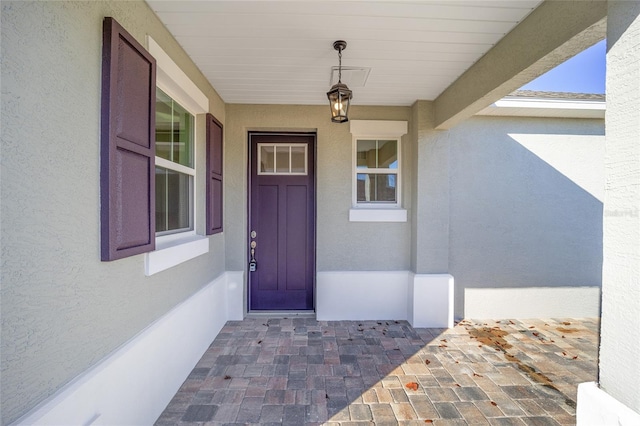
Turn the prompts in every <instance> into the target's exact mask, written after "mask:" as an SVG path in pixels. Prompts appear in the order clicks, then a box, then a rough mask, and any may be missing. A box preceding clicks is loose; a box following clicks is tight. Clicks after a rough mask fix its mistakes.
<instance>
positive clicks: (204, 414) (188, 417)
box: [181, 405, 218, 422]
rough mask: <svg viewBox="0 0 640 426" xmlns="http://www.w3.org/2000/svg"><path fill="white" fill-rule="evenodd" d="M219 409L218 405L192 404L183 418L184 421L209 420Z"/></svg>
mask: <svg viewBox="0 0 640 426" xmlns="http://www.w3.org/2000/svg"><path fill="white" fill-rule="evenodd" d="M217 410H218V406H217V405H190V406H189V408H187V411H186V413H184V416H182V419H181V420H182V421H183V422H208V421H209V420H211V419H212V418H213V416H214V414H216V411H217Z"/></svg>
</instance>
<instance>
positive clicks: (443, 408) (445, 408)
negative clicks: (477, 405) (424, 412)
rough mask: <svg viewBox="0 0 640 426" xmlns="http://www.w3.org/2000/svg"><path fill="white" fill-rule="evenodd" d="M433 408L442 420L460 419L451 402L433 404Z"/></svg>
mask: <svg viewBox="0 0 640 426" xmlns="http://www.w3.org/2000/svg"><path fill="white" fill-rule="evenodd" d="M433 406H434V407H436V410H438V413H439V414H440V417H442V418H443V419H459V418H461V417H462V415H461V414H460V412H459V411H458V409H457V408H456V406H455V405H454V404H453V403H451V402H434V403H433Z"/></svg>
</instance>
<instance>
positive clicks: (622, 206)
mask: <svg viewBox="0 0 640 426" xmlns="http://www.w3.org/2000/svg"><path fill="white" fill-rule="evenodd" d="M607 28H608V31H607V86H606V90H607V113H606V121H607V141H606V146H607V155H606V159H605V168H606V188H607V189H606V194H605V200H604V265H603V274H602V311H603V315H602V327H601V337H600V386H601V388H602V390H604V391H605V392H606V393H608V394H609V395H611V396H612V397H613V398H615V399H617V400H618V401H620V402H621V403H623V404H625V405H627V406H628V407H629V408H631V409H632V410H635V412H636V413H640V386H639V384H640V358H639V357H638V354H639V353H640V315H639V314H638V311H639V310H640V143H639V138H638V135H640V108H639V105H640V83H639V82H640V62H639V61H638V57H640V3H639V2H626V1H610V2H609V12H608V21H607Z"/></svg>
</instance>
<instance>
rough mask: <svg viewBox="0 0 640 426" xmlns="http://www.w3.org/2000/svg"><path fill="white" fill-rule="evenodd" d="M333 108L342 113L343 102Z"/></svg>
mask: <svg viewBox="0 0 640 426" xmlns="http://www.w3.org/2000/svg"><path fill="white" fill-rule="evenodd" d="M333 107H334V108H335V109H336V111H340V110H341V109H342V102H336V103H335V105H334V106H333Z"/></svg>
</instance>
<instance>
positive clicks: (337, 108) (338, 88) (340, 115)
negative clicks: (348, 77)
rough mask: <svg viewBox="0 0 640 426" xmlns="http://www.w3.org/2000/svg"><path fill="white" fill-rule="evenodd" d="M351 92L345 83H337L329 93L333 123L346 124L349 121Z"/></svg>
mask: <svg viewBox="0 0 640 426" xmlns="http://www.w3.org/2000/svg"><path fill="white" fill-rule="evenodd" d="M351 97H352V93H351V90H349V88H348V87H347V85H346V84H344V83H336V84H334V85H333V87H331V90H329V91H328V92H327V98H329V106H330V107H331V121H333V122H334V123H346V122H347V121H349V116H348V113H349V104H350V103H351Z"/></svg>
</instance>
